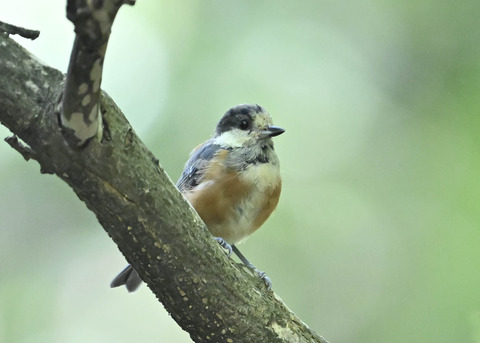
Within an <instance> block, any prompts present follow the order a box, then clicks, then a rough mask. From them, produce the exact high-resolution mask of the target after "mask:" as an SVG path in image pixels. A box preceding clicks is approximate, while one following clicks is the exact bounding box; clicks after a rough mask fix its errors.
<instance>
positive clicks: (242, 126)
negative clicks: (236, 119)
mask: <svg viewBox="0 0 480 343" xmlns="http://www.w3.org/2000/svg"><path fill="white" fill-rule="evenodd" d="M239 127H240V129H241V130H246V129H248V128H249V127H250V123H249V122H248V121H247V120H242V121H240V126H239Z"/></svg>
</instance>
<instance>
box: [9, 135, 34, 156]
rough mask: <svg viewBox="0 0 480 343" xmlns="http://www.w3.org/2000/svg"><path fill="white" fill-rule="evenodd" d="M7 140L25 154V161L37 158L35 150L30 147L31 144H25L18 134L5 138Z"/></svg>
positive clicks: (21, 153)
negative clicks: (21, 141)
mask: <svg viewBox="0 0 480 343" xmlns="http://www.w3.org/2000/svg"><path fill="white" fill-rule="evenodd" d="M5 142H7V143H8V144H9V145H10V146H11V147H12V148H14V149H15V150H17V151H18V152H19V153H20V155H22V156H23V158H24V159H25V161H28V160H30V159H32V160H37V158H36V154H35V151H33V149H32V148H30V147H29V146H27V145H23V144H22V143H20V141H19V140H18V138H17V136H11V137H7V138H5Z"/></svg>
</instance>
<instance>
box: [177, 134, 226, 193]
mask: <svg viewBox="0 0 480 343" xmlns="http://www.w3.org/2000/svg"><path fill="white" fill-rule="evenodd" d="M222 150H224V149H223V148H221V147H220V145H218V144H212V142H211V141H206V142H205V143H203V144H201V145H199V146H197V147H196V148H195V149H194V150H193V151H192V154H191V156H190V158H189V160H188V161H187V163H186V164H185V169H184V170H183V172H182V175H180V179H178V181H177V188H178V189H179V190H180V192H182V193H183V192H185V191H189V190H192V189H194V188H195V187H197V186H198V184H199V183H200V182H201V179H202V177H203V175H204V172H205V169H206V167H207V165H208V162H209V161H210V160H211V159H212V158H213V157H214V156H215V155H217V154H218V153H219V152H220V151H222Z"/></svg>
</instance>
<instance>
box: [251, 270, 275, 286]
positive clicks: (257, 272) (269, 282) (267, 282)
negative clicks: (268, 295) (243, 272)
mask: <svg viewBox="0 0 480 343" xmlns="http://www.w3.org/2000/svg"><path fill="white" fill-rule="evenodd" d="M253 273H254V274H255V275H256V276H258V277H259V278H260V280H262V281H263V283H265V286H266V287H267V289H268V290H271V289H272V280H270V278H269V277H268V276H267V274H265V272H263V271H261V270H258V269H254V270H253Z"/></svg>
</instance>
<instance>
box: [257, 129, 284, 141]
mask: <svg viewBox="0 0 480 343" xmlns="http://www.w3.org/2000/svg"><path fill="white" fill-rule="evenodd" d="M284 132H285V130H284V129H282V128H281V127H278V126H269V127H267V129H266V130H264V131H262V132H260V139H265V138H270V137H275V136H278V135H281V134H282V133H284Z"/></svg>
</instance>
